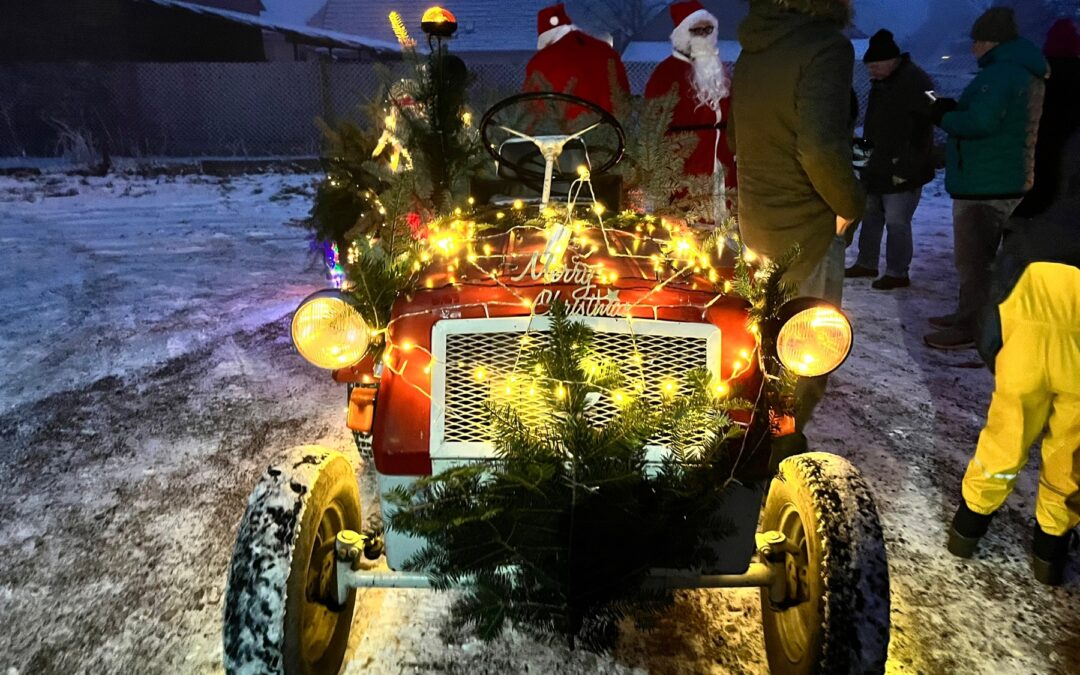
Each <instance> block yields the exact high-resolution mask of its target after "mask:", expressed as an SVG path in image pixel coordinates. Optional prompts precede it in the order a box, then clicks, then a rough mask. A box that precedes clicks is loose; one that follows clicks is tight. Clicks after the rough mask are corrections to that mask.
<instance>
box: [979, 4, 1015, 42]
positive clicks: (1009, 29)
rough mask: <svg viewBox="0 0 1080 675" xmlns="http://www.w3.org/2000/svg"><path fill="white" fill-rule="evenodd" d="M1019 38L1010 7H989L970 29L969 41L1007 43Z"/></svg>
mask: <svg viewBox="0 0 1080 675" xmlns="http://www.w3.org/2000/svg"><path fill="white" fill-rule="evenodd" d="M1019 36H1020V31H1019V30H1017V28H1016V17H1015V16H1014V15H1013V11H1012V8H1011V7H991V8H990V9H988V10H986V11H985V12H983V15H982V16H980V17H979V18H978V19H975V24H974V25H972V27H971V39H972V40H975V41H976V42H1009V41H1010V40H1015V39H1016V38H1018V37H1019Z"/></svg>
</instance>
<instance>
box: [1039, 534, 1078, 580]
mask: <svg viewBox="0 0 1080 675" xmlns="http://www.w3.org/2000/svg"><path fill="white" fill-rule="evenodd" d="M1075 536H1076V531H1075V530H1069V531H1068V532H1066V533H1065V534H1062V535H1059V536H1055V535H1052V534H1047V533H1045V532H1043V530H1042V528H1041V527H1039V526H1038V525H1035V536H1034V537H1032V540H1031V552H1032V557H1031V570H1032V571H1033V572H1034V573H1035V578H1036V579H1038V580H1039V581H1040V582H1042V583H1044V584H1046V585H1047V586H1060V585H1061V582H1062V580H1063V579H1064V577H1065V563H1067V562H1068V561H1069V544H1070V543H1071V542H1072V540H1073V538H1074V537H1075Z"/></svg>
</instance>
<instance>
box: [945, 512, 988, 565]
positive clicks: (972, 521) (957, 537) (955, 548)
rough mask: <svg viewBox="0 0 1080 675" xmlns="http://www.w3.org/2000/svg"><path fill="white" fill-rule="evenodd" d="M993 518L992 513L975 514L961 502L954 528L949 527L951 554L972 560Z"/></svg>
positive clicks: (955, 517) (954, 519)
mask: <svg viewBox="0 0 1080 675" xmlns="http://www.w3.org/2000/svg"><path fill="white" fill-rule="evenodd" d="M993 517H994V514H992V513H991V514H990V515H988V516H984V515H983V514H981V513H975V512H974V511H972V510H971V509H969V508H968V506H967V504H965V503H964V502H960V508H958V509H956V515H955V516H953V519H952V526H951V527H949V553H952V554H953V555H955V556H958V557H961V558H970V557H971V556H972V555H974V554H975V547H976V546H978V545H979V540H980V539H982V537H983V535H984V534H986V530H987V528H989V527H990V520H991V519H992V518H993Z"/></svg>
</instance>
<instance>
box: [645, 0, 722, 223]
mask: <svg viewBox="0 0 1080 675" xmlns="http://www.w3.org/2000/svg"><path fill="white" fill-rule="evenodd" d="M670 10H671V19H672V22H673V23H674V24H675V30H673V31H671V47H672V52H671V56H669V57H667V58H666V59H664V60H663V61H661V62H660V64H659V65H657V66H656V70H654V71H653V74H652V75H651V76H650V77H649V82H648V84H647V85H646V86H645V97H646V98H657V97H660V96H664V95H666V94H668V93H670V92H672V91H676V92H677V96H678V102H677V104H676V106H675V110H674V113H673V115H672V120H671V127H670V128H669V133H677V134H693V135H695V136H697V138H698V143H697V147H696V148H695V149H694V151H693V153H692V154H691V155H690V157H688V158H687V159H686V162H685V164H684V165H683V172H684V173H685V174H686V175H688V176H701V175H712V176H714V177H715V180H714V181H713V193H714V197H715V200H714V201H715V207H716V210H717V212H718V213H717V216H718V217H723V215H724V214H725V213H726V212H727V210H728V209H729V208H730V206H731V201H730V199H729V198H728V196H729V194H730V193H731V191H732V190H733V189H734V188H735V187H736V179H735V157H734V156H733V155H732V154H731V151H730V150H729V149H728V145H727V132H726V126H727V119H728V108H729V104H730V99H729V93H730V92H729V89H728V84H729V80H728V77H727V74H726V73H725V72H724V64H723V63H722V62H721V61H720V50H719V49H718V48H717V46H716V26H717V22H716V17H715V16H713V15H712V14H710V13H709V11H708V10H706V9H705V8H704V7H702V5H701V3H700V2H697V0H689V1H688V2H676V3H675V4H673V5H671V7H670Z"/></svg>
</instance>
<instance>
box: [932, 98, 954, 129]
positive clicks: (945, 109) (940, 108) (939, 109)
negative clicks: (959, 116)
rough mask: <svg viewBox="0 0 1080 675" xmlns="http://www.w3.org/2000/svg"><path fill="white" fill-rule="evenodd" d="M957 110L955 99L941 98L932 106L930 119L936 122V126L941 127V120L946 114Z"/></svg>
mask: <svg viewBox="0 0 1080 675" xmlns="http://www.w3.org/2000/svg"><path fill="white" fill-rule="evenodd" d="M954 110H956V99H955V98H939V99H937V100H935V101H934V102H933V103H931V104H930V119H932V120H934V124H935V125H936V126H939V127H940V126H941V118H942V117H945V113H950V112H952V111H954Z"/></svg>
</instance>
